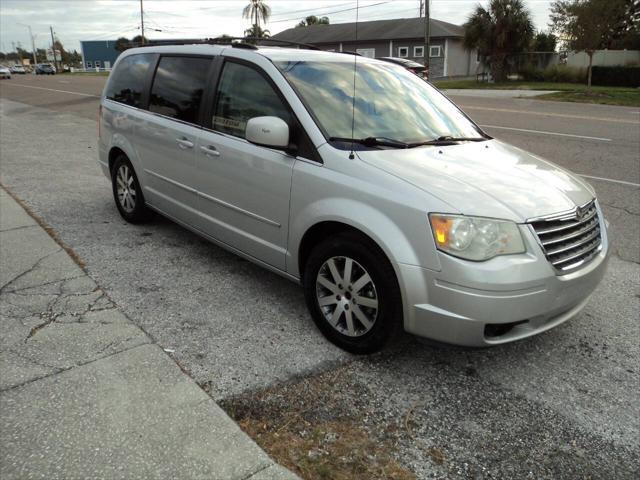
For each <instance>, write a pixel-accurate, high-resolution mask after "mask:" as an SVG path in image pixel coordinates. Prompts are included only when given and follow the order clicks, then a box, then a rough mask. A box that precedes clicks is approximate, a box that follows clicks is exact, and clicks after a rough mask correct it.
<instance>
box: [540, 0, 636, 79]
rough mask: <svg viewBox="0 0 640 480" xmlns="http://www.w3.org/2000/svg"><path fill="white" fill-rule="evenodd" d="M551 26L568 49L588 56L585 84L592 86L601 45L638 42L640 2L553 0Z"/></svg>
mask: <svg viewBox="0 0 640 480" xmlns="http://www.w3.org/2000/svg"><path fill="white" fill-rule="evenodd" d="M550 19H551V24H550V26H551V29H552V31H554V32H556V33H557V34H558V35H559V36H560V37H561V38H562V39H563V40H564V42H565V44H566V46H567V47H568V48H569V49H571V50H576V51H584V52H586V54H587V55H588V56H589V67H588V69H587V72H588V73H587V87H588V88H591V68H592V66H593V54H594V53H595V51H596V50H599V49H603V48H621V47H622V48H624V47H625V46H626V45H629V44H633V43H634V42H637V41H638V30H639V24H640V4H639V3H638V2H634V1H629V0H556V2H555V3H553V4H552V5H551V16H550Z"/></svg>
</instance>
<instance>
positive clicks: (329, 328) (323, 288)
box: [303, 233, 402, 354]
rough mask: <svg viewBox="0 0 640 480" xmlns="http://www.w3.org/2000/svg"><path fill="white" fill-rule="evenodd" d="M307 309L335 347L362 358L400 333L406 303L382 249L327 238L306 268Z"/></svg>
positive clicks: (350, 236) (345, 237) (354, 237)
mask: <svg viewBox="0 0 640 480" xmlns="http://www.w3.org/2000/svg"><path fill="white" fill-rule="evenodd" d="M303 285H304V293H305V299H306V301H307V307H308V308H309V311H310V313H311V316H312V318H313V320H314V322H315V324H316V326H317V327H318V329H320V331H321V332H322V333H323V334H324V336H325V337H326V338H327V339H329V340H330V341H331V342H332V343H334V344H335V345H337V346H339V347H340V348H342V349H344V350H347V351H348V352H351V353H356V354H367V353H373V352H376V351H378V350H380V349H382V347H383V346H384V345H385V344H386V343H387V342H388V341H389V339H390V338H392V337H393V336H394V335H395V334H396V333H397V332H398V331H399V329H400V328H399V327H400V325H401V320H402V298H401V295H400V288H399V287H398V282H397V280H396V275H395V271H394V270H393V267H392V266H391V264H390V263H389V260H388V259H387V258H386V256H385V255H384V253H383V252H382V250H380V248H379V247H378V246H377V245H375V244H374V243H373V242H372V241H370V240H369V239H367V238H365V237H364V236H362V235H358V234H355V233H343V234H339V235H337V236H335V237H333V238H330V239H327V240H325V241H324V242H322V243H321V244H319V245H318V246H317V247H315V248H314V249H313V251H312V252H311V255H310V256H309V259H308V260H307V262H306V265H305V269H304V278H303Z"/></svg>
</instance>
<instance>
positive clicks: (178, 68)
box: [149, 57, 211, 123]
mask: <svg viewBox="0 0 640 480" xmlns="http://www.w3.org/2000/svg"><path fill="white" fill-rule="evenodd" d="M210 64H211V59H210V58H197V57H161V58H160V63H159V64H158V69H157V70H156V75H155V78H154V80H153V86H152V87H151V98H150V100H149V110H150V111H152V112H156V113H160V114H162V115H166V116H167V117H172V118H175V119H178V120H182V121H184V122H189V123H198V114H199V112H200V102H201V100H202V93H203V92H204V88H205V84H206V81H207V72H208V70H209V65H210Z"/></svg>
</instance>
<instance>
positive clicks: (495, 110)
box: [458, 105, 640, 125]
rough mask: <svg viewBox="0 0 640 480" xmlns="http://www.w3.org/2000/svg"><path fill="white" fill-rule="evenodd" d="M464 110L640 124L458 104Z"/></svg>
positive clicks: (582, 116)
mask: <svg viewBox="0 0 640 480" xmlns="http://www.w3.org/2000/svg"><path fill="white" fill-rule="evenodd" d="M458 106H459V107H460V108H462V109H463V110H487V111H490V112H505V113H522V114H525V115H539V116H543V117H560V118H576V119H579V120H594V121H597V122H611V123H629V124H631V125H640V122H638V121H633V120H624V119H621V118H610V117H588V116H585V115H568V114H566V113H551V112H547V113H545V112H529V111H526V110H513V109H510V108H489V107H476V106H471V105H458Z"/></svg>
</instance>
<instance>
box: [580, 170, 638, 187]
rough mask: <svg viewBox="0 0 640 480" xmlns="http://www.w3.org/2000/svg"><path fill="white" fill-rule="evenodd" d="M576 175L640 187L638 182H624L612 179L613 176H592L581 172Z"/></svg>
mask: <svg viewBox="0 0 640 480" xmlns="http://www.w3.org/2000/svg"><path fill="white" fill-rule="evenodd" d="M578 175H580V176H581V177H584V178H592V179H594V180H602V181H603V182H612V183H620V184H622V185H630V186H632V187H640V183H633V182H625V181H624V180H614V179H613V178H602V177H592V176H591V175H583V174H582V173H579V174H578Z"/></svg>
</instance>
